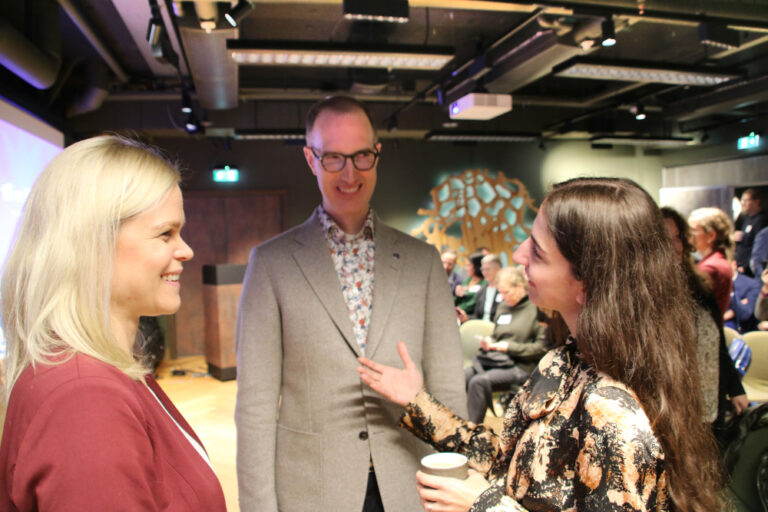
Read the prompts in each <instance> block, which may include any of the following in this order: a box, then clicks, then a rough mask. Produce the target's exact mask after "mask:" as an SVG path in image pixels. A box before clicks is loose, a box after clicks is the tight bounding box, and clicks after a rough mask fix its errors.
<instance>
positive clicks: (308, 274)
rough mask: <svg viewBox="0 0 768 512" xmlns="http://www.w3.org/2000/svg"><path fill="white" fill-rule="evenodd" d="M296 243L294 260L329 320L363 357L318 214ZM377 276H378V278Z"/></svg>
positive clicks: (302, 229)
mask: <svg viewBox="0 0 768 512" xmlns="http://www.w3.org/2000/svg"><path fill="white" fill-rule="evenodd" d="M295 241H296V243H297V244H298V246H297V247H296V249H295V250H294V251H293V258H294V260H295V261H296V264H297V265H298V266H299V268H300V269H301V272H302V274H304V278H305V279H306V280H307V282H308V283H309V285H310V287H311V288H312V290H313V291H314V292H315V295H317V298H318V300H319V301H320V303H321V304H322V305H323V307H324V308H325V310H326V311H327V312H328V316H330V317H331V320H332V321H333V323H334V324H335V325H336V327H337V328H338V330H339V332H340V333H341V335H342V337H343V338H344V341H345V342H346V343H347V345H349V348H351V349H352V351H353V352H354V353H355V354H356V355H358V356H359V355H361V354H360V346H359V345H358V344H357V340H356V339H355V334H354V332H353V331H352V321H351V320H350V319H349V311H348V310H347V305H346V303H345V302H344V296H343V295H342V293H341V285H340V284H339V278H338V276H337V275H336V269H335V268H334V267H333V260H332V259H331V254H330V252H329V250H328V242H327V241H326V240H325V237H324V236H323V233H322V230H321V226H320V219H318V218H317V213H314V214H313V215H312V216H311V217H310V218H309V220H307V222H305V223H304V224H303V226H302V228H301V229H300V230H298V231H297V234H296V237H295ZM374 275H375V274H374Z"/></svg>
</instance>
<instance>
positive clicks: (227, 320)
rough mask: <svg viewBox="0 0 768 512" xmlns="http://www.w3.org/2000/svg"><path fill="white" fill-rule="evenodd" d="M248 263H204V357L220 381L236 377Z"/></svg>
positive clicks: (210, 370)
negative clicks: (239, 312) (239, 319)
mask: <svg viewBox="0 0 768 512" xmlns="http://www.w3.org/2000/svg"><path fill="white" fill-rule="evenodd" d="M245 267H246V265H229V264H227V265H203V311H204V321H205V322H204V323H205V359H206V361H207V362H208V372H209V373H210V374H211V375H213V376H214V377H216V378H217V379H219V380H232V379H234V378H235V377H236V376H237V360H236V358H235V323H236V321H237V306H238V303H239V301H240V293H241V291H242V289H243V277H244V276H245Z"/></svg>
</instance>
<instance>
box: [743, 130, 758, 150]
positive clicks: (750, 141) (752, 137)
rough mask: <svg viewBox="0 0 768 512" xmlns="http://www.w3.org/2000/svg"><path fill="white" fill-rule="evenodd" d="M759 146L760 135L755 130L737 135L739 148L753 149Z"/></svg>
mask: <svg viewBox="0 0 768 512" xmlns="http://www.w3.org/2000/svg"><path fill="white" fill-rule="evenodd" d="M758 147H760V136H759V135H757V134H756V133H755V132H752V133H750V134H749V135H747V136H746V137H739V144H738V148H739V149H755V148H758Z"/></svg>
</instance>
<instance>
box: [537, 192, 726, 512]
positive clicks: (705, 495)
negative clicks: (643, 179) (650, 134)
mask: <svg viewBox="0 0 768 512" xmlns="http://www.w3.org/2000/svg"><path fill="white" fill-rule="evenodd" d="M545 204H546V217H547V224H548V228H549V230H550V232H551V233H552V235H553V237H554V239H555V241H556V243H557V246H558V249H559V250H560V252H561V253H562V254H563V256H564V257H565V258H566V259H567V260H568V261H569V262H570V264H571V269H572V272H573V274H574V277H575V278H576V279H578V280H580V281H581V282H582V283H583V286H584V291H585V294H586V302H585V304H584V306H583V309H582V311H581V312H580V314H579V317H578V320H577V329H578V332H577V333H575V334H576V338H577V343H578V347H579V350H580V351H581V352H582V354H583V355H584V357H585V358H586V360H587V361H588V362H590V363H591V364H592V365H593V366H594V367H595V368H596V369H597V370H598V371H601V372H604V373H606V374H607V375H609V376H611V377H612V378H614V379H616V380H618V381H620V382H622V383H624V384H626V385H627V386H629V387H630V388H631V389H632V390H633V391H634V392H635V393H636V394H637V396H638V398H639V400H640V403H641V404H642V406H643V409H644V411H645V413H646V414H647V416H648V418H649V419H650V421H651V425H652V426H653V431H654V433H655V434H656V437H657V438H658V439H659V441H660V442H661V445H662V448H663V450H664V457H665V464H666V470H667V477H668V482H669V493H670V497H671V499H672V501H673V502H674V504H675V508H676V509H677V510H681V511H695V512H711V511H713V510H720V499H719V497H718V491H719V489H720V481H721V479H720V478H719V476H718V475H719V467H718V463H717V461H718V452H717V448H716V444H715V441H714V437H713V436H712V432H711V430H710V428H709V427H708V426H707V425H705V424H704V422H702V421H701V416H702V414H701V411H702V404H701V402H702V399H701V397H700V396H699V393H695V392H692V390H697V389H699V377H698V369H697V363H696V340H695V336H696V332H695V327H694V319H693V316H692V303H691V298H690V293H689V291H688V288H687V282H686V277H685V276H684V274H683V271H682V269H681V267H680V265H678V264H677V258H676V256H675V254H674V251H673V249H672V247H671V244H670V243H669V240H668V237H667V231H666V227H665V225H664V222H663V220H662V217H661V213H660V211H659V208H658V207H657V206H656V204H655V203H654V201H653V199H652V198H651V197H650V196H649V195H648V194H647V193H646V192H645V191H644V190H643V189H642V188H640V186H638V185H637V184H636V183H634V182H632V181H630V180H626V179H618V178H577V179H573V180H569V181H566V182H563V183H560V184H559V185H556V186H555V188H554V189H553V191H552V192H551V193H550V194H549V195H548V196H547V198H546V201H545Z"/></svg>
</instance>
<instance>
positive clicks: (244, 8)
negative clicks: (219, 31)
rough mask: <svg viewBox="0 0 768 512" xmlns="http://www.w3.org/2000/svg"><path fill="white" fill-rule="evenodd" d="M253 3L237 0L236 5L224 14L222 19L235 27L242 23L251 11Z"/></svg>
mask: <svg viewBox="0 0 768 512" xmlns="http://www.w3.org/2000/svg"><path fill="white" fill-rule="evenodd" d="M251 9H253V4H252V3H251V2H249V1H248V0H238V2H237V5H235V6H234V7H232V8H231V9H230V10H228V11H227V12H226V14H224V19H226V20H227V23H229V24H230V25H231V26H233V27H235V28H237V26H239V25H240V23H242V21H243V20H244V19H245V17H246V16H248V15H249V14H250V13H251Z"/></svg>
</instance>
